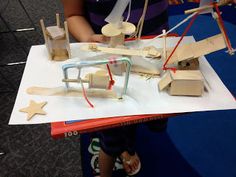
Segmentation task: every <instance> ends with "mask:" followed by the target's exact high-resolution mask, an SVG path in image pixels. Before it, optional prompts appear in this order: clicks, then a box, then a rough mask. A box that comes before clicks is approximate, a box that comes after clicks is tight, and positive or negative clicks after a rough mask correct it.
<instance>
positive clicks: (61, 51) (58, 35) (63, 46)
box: [40, 14, 71, 61]
mask: <svg viewBox="0 0 236 177" xmlns="http://www.w3.org/2000/svg"><path fill="white" fill-rule="evenodd" d="M56 23H57V25H56V26H49V27H45V25H44V21H43V20H42V19H41V20H40V24H41V28H42V31H43V36H44V40H45V45H46V48H47V51H48V55H49V59H51V60H56V61H63V60H66V59H68V58H71V50H70V42H69V34H68V27H67V22H66V21H65V22H64V28H62V27H61V26H60V17H59V14H56Z"/></svg>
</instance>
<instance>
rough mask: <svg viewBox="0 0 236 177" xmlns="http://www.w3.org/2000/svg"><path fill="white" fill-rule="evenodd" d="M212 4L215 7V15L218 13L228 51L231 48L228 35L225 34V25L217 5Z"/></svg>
mask: <svg viewBox="0 0 236 177" xmlns="http://www.w3.org/2000/svg"><path fill="white" fill-rule="evenodd" d="M213 5H214V7H215V9H216V13H217V15H218V18H219V22H220V24H221V26H222V30H223V33H224V35H225V39H226V43H227V47H228V49H229V51H230V50H232V49H233V48H232V46H231V43H230V41H229V37H228V36H227V33H226V29H225V26H224V22H223V19H222V17H221V15H220V10H219V7H218V5H217V3H214V4H213Z"/></svg>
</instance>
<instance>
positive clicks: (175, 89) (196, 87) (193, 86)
mask: <svg viewBox="0 0 236 177" xmlns="http://www.w3.org/2000/svg"><path fill="white" fill-rule="evenodd" d="M203 91H204V83H203V81H202V80H178V81H173V82H171V86H170V90H169V93H170V95H183V96H201V95H202V94H203Z"/></svg>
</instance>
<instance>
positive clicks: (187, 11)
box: [184, 5, 213, 14]
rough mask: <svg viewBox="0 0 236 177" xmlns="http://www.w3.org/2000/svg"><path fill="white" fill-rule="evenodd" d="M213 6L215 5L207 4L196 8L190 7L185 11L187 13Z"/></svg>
mask: <svg viewBox="0 0 236 177" xmlns="http://www.w3.org/2000/svg"><path fill="white" fill-rule="evenodd" d="M210 8H213V5H206V6H202V7H198V8H194V9H189V10H185V11H184V13H185V14H191V13H194V12H197V11H200V10H206V9H210Z"/></svg>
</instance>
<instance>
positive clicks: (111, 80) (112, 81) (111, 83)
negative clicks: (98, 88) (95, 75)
mask: <svg viewBox="0 0 236 177" xmlns="http://www.w3.org/2000/svg"><path fill="white" fill-rule="evenodd" d="M106 65H107V70H108V74H109V77H110V82H109V86H108V89H109V90H111V88H112V86H113V85H114V83H115V81H114V80H113V78H112V74H111V70H110V67H109V65H108V64H106Z"/></svg>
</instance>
